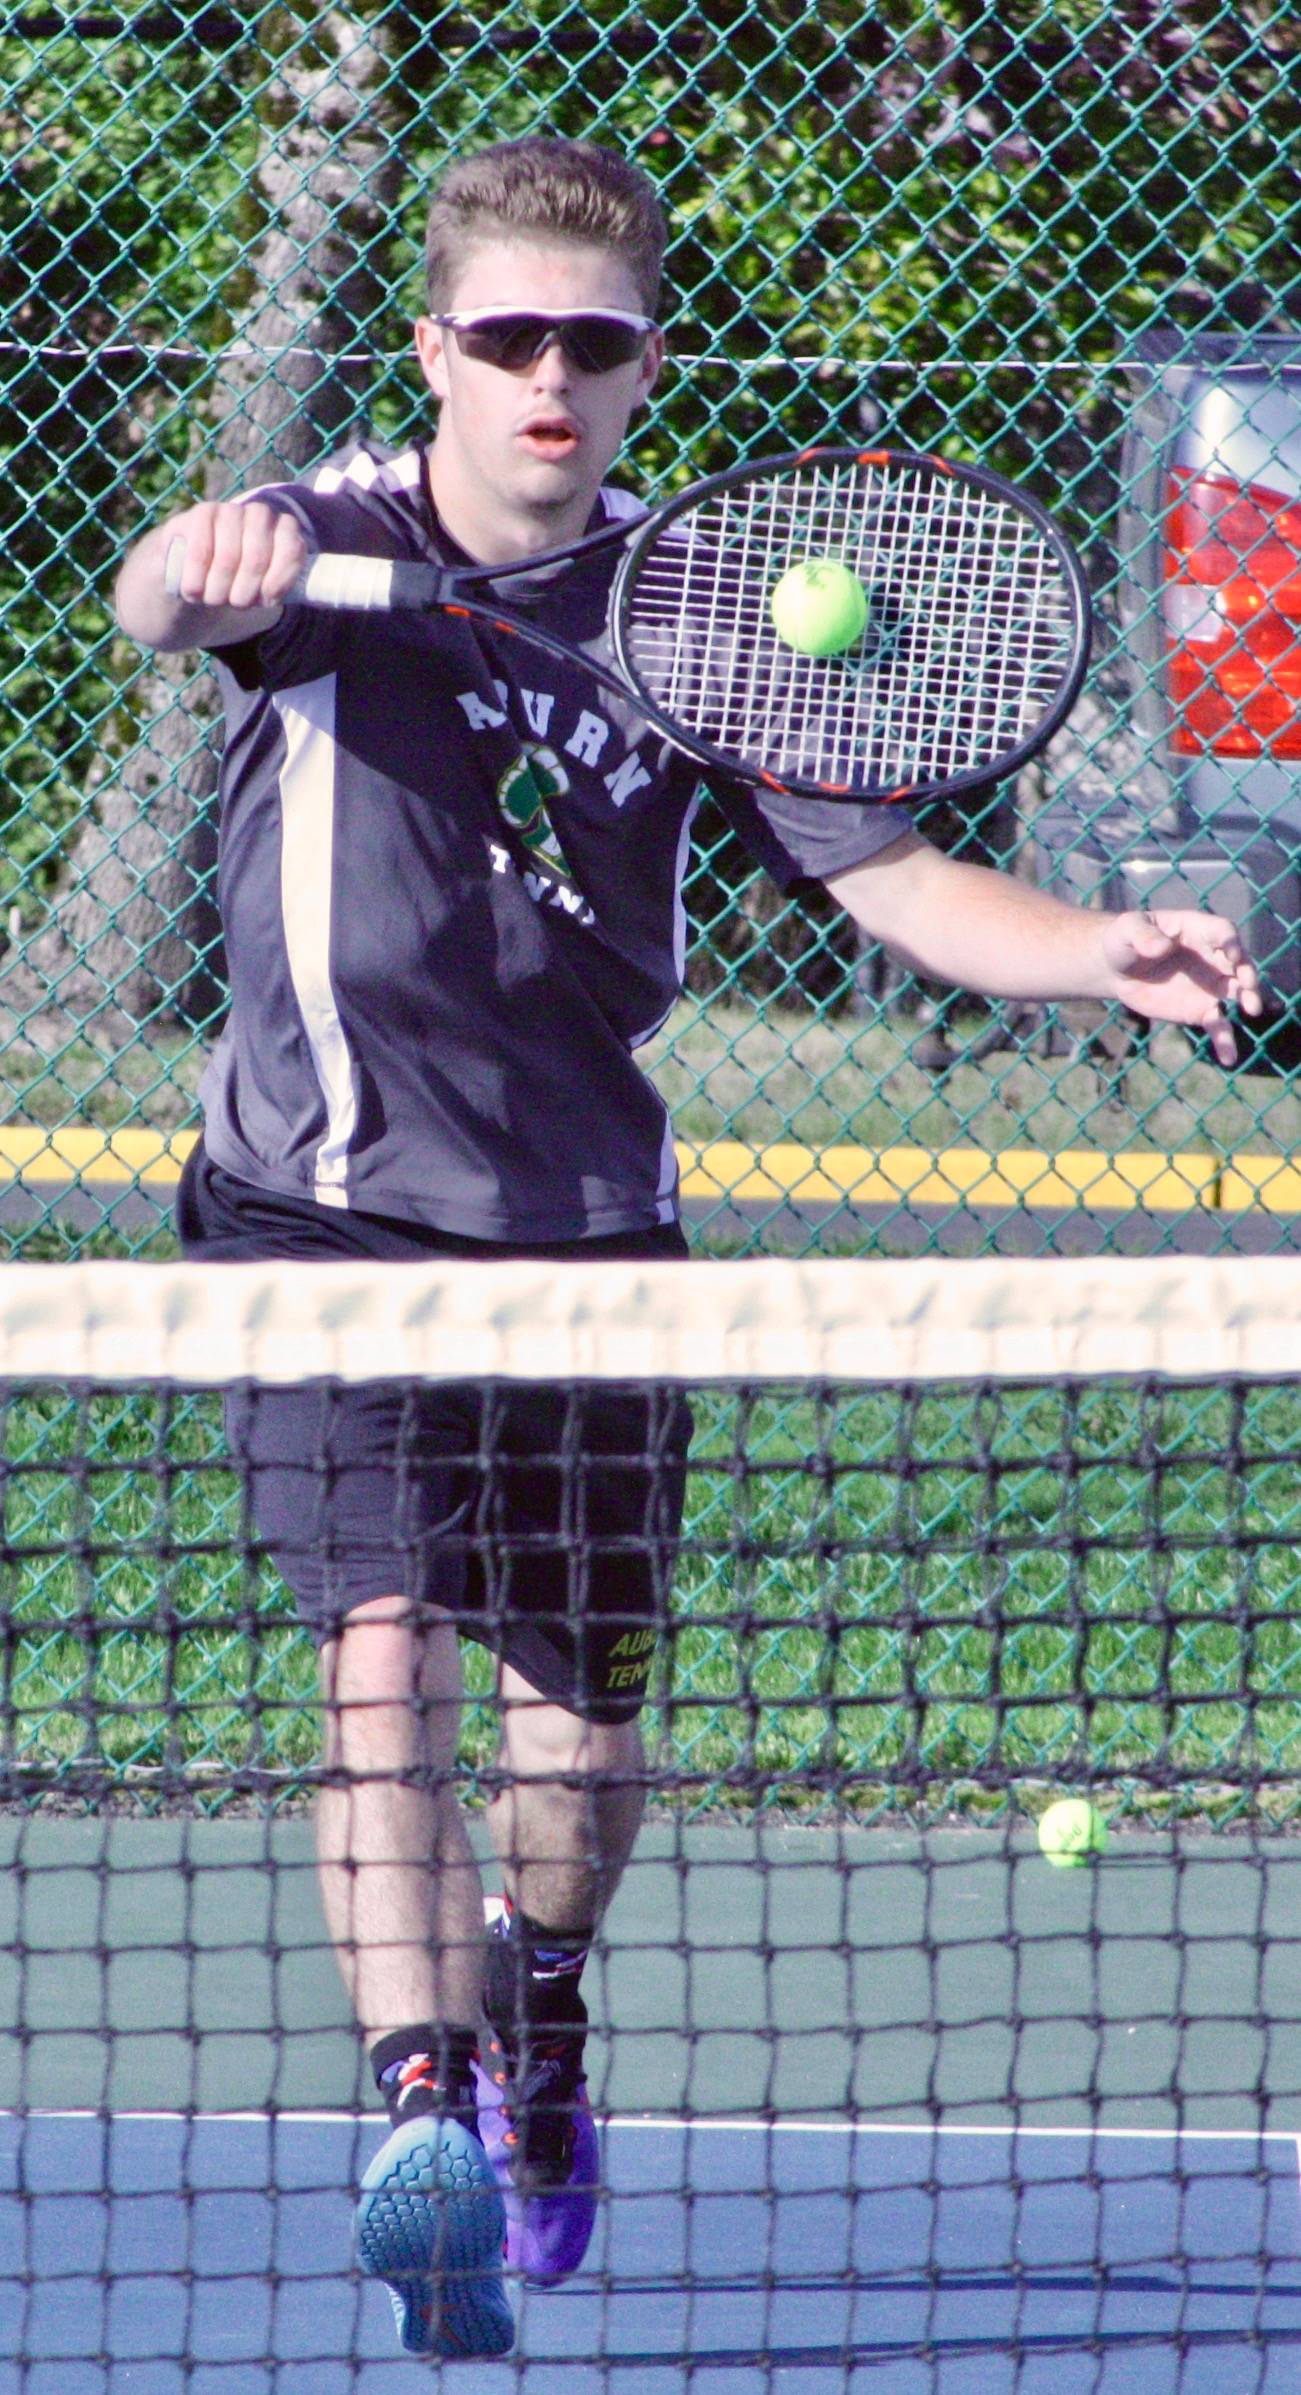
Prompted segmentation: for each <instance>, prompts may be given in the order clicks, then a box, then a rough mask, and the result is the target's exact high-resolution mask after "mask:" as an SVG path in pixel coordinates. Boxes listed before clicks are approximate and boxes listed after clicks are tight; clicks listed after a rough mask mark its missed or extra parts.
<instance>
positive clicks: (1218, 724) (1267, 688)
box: [1164, 467, 1301, 757]
mask: <svg viewBox="0 0 1301 2395" xmlns="http://www.w3.org/2000/svg"><path fill="white" fill-rule="evenodd" d="M1166 502H1167V507H1166V519H1165V544H1166V582H1165V593H1164V613H1165V626H1166V639H1167V643H1168V664H1169V688H1170V699H1171V704H1172V706H1173V708H1174V711H1175V717H1176V721H1175V726H1174V732H1173V742H1174V746H1175V748H1176V749H1177V750H1179V751H1180V752H1181V754H1182V755H1184V756H1199V755H1202V754H1203V753H1205V752H1206V751H1207V750H1209V751H1211V752H1212V754H1214V755H1215V756H1218V757H1259V756H1261V755H1269V756H1271V757H1301V501H1298V500H1295V499H1289V498H1288V497H1287V496H1286V494H1285V493H1284V492H1282V491H1271V490H1268V489H1266V488H1265V486H1264V485H1263V484H1260V483H1240V482H1231V481H1230V480H1229V479H1228V477H1227V476H1224V475H1219V474H1200V473H1196V472H1193V471H1190V470H1189V469H1188V468H1186V467H1178V468H1176V469H1175V471H1174V472H1173V473H1172V474H1171V476H1170V479H1169V481H1168V483H1167V486H1166Z"/></svg>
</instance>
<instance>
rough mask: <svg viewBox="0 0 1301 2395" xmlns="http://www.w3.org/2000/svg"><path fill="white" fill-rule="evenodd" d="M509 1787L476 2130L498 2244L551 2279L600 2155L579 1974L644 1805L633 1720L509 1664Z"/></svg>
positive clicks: (581, 2216) (498, 1823)
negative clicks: (497, 2207)
mask: <svg viewBox="0 0 1301 2395" xmlns="http://www.w3.org/2000/svg"><path fill="white" fill-rule="evenodd" d="M501 1700H502V1705H503V1723H502V1761H503V1763H504V1765H505V1767H506V1774H507V1777H506V1784H505V1786H504V1787H503V1789H502V1792H501V1794H500V1795H499V1796H498V1797H497V1799H496V1801H495V1803H494V1804H493V1806H492V1808H491V1813H490V1816H489V1818H490V1824H491V1828H492V1835H493V1840H494V1843H495V1845H496V1848H497V1852H498V1854H499V1856H500V1858H501V1862H502V1867H503V1871H504V1874H505V1880H506V1891H507V1895H508V1896H509V1898H510V1899H511V1904H512V1907H513V1910H512V1911H511V1913H510V1917H509V1924H508V1926H507V1927H506V1933H505V1934H501V1933H500V1931H499V1934H498V1935H496V1936H495V1937H494V1938H493V1940H492V1943H491V1946H490V1948H489V1957H488V1968H487V1977H486V1986H485V2007H486V2011H487V2016H488V2022H489V2035H488V2042H487V2048H486V2053H485V2064H486V2079H485V2081H484V2083H483V2084H481V2087H480V2108H479V2126H480V2133H481V2135H482V2137H483V2140H484V2143H485V2145H486V2146H487V2149H488V2152H489V2154H490V2156H491V2157H492V2161H493V2165H494V2167H495V2169H496V2171H497V2174H498V2178H499V2181H500V2183H501V2185H502V2187H503V2190H504V2193H505V2197H506V2253H507V2258H508V2260H509V2261H510V2262H511V2263H513V2264H514V2265H515V2266H516V2267H517V2268H518V2269H520V2270H522V2271H523V2273H524V2275H525V2277H526V2278H528V2279H531V2280H533V2281H534V2282H535V2283H540V2284H542V2285H554V2284H555V2283H556V2282H557V2281H559V2280H561V2279H565V2278H568V2277H569V2276H570V2275H571V2274H572V2273H573V2272H574V2271H575V2270H577V2269H578V2268H579V2267H580V2265H581V2263H582V2261H583V2258H584V2255H585V2254H586V2251H587V2247H588V2243H589V2240H590V2238H591V2234H592V2229H593V2227H594V2225H595V2220H596V2191H597V2186H598V2183H599V2180H600V2153H599V2148H598V2143H597V2134H596V2128H595V2124H594V2122H593V2119H592V2112H591V2107H590V2104H589V2102H588V2097H587V2086H586V2079H585V2076H584V2071H583V2039H584V2034H585V2031H586V2026H587V2009H586V2006H585V2004H584V2002H583V1998H582V1996H581V1994H580V1993H579V1981H580V1978H581V1976H582V1971H583V1965H584V1963H585V1961H586V1959H587V1951H588V1948H589V1946H590V1944H591V1942H592V1939H593V1937H594V1935H595V1933H596V1928H597V1924H598V1922H599V1921H600V1919H601V1916H602V1914H603V1912H604V1910H605V1907H606V1905H607V1904H608V1903H609V1900H610V1898H611V1896H612V1895H613V1893H614V1890H615V1888H616V1886H617V1885H618V1881H619V1877H620V1874H621V1872H622V1870H623V1867H624V1864H625V1863H626V1862H627V1860H628V1856H629V1854H630V1853H631V1851H632V1846H633V1841H634V1839H635V1838H636V1835H637V1830H638V1827H639V1825H640V1822H641V1817H642V1812H643V1809H644V1803H645V1791H644V1788H643V1786H642V1775H643V1763H642V1746H641V1738H640V1735H639V1733H638V1730H637V1727H636V1724H635V1723H634V1722H620V1723H616V1724H611V1723H594V1722H584V1721H581V1720H580V1719H579V1718H578V1717H577V1716H576V1715H575V1714H572V1713H567V1712H566V1711H565V1710H564V1709H563V1707H561V1706H559V1705H555V1704H551V1703H548V1702H544V1701H543V1700H542V1699H541V1698H540V1697H539V1696H538V1694H537V1692H536V1690H534V1689H532V1688H530V1687H529V1685H528V1683H527V1681H525V1680H522V1679H521V1678H520V1676H519V1674H518V1673H517V1672H514V1671H511V1670H509V1669H506V1668H503V1671H502V1679H501Z"/></svg>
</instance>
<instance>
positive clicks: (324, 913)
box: [271, 674, 357, 1206]
mask: <svg viewBox="0 0 1301 2395" xmlns="http://www.w3.org/2000/svg"><path fill="white" fill-rule="evenodd" d="M271 703H272V705H273V707H274V708H275V711H276V713H277V715H278V716H279V718H280V723H281V728H282V730H283V732H284V738H285V761H284V764H283V766H282V767H281V772H280V907H281V914H282V918H283V922H284V932H285V948H286V952H287V954H288V957H289V971H290V976H291V978H292V980H293V985H294V994H295V996H296V997H297V1000H298V1005H299V1011H300V1013H301V1015H302V1018H303V1028H304V1030H305V1031H306V1033H307V1038H308V1042H309V1045H310V1047H311V1051H312V1060H313V1063H314V1064H315V1066H316V1078H317V1080H318V1082H319V1083H320V1088H321V1096H322V1098H323V1099H324V1101H325V1137H324V1139H323V1140H322V1142H321V1144H320V1146H319V1148H318V1149H317V1151H316V1169H315V1185H314V1192H313V1194H314V1195H315V1197H316V1200H317V1203H318V1205H322V1206H346V1205H347V1203H348V1147H349V1143H350V1141H351V1139H352V1135H353V1133H354V1131H355V1130H356V1127H357V1086H356V1075H355V1073H354V1070H353V1062H352V1056H351V1053H350V1051H349V1048H348V1043H347V1040H346V1039H345V1037H344V1032H343V1025H342V1023H341V1022H340V1020H339V1009H338V1006H337V1003H336V1001H335V995H334V986H333V984H332V982H331V980H330V914H331V897H332V892H333V881H334V770H335V743H334V705H335V677H334V675H333V674H323V675H322V676H321V678H320V680H319V681H317V682H300V683H298V684H297V685H296V687H295V688H294V689H292V690H281V691H277V692H275V693H274V694H273V696H272V701H271Z"/></svg>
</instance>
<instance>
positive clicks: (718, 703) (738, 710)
mask: <svg viewBox="0 0 1301 2395" xmlns="http://www.w3.org/2000/svg"><path fill="white" fill-rule="evenodd" d="M615 546H619V547H622V550H623V554H622V556H621V557H620V559H619V564H618V567H617V571H616V573H615V575H614V579H613V582H612V584H611V588H610V598H609V614H608V630H609V636H610V645H611V648H612V650H613V654H614V658H615V660H616V666H617V670H613V671H612V670H611V669H610V668H609V667H608V666H606V665H603V664H602V663H601V662H600V661H599V660H598V659H594V658H593V657H592V655H591V653H590V651H588V650H587V649H577V648H575V647H573V646H572V645H571V644H570V643H569V642H568V641H565V640H562V639H559V638H558V637H557V636H556V635H555V634H553V633H551V632H549V631H548V630H546V629H545V628H544V627H543V626H541V625H540V624H539V623H538V622H536V621H535V620H534V618H533V616H532V615H531V614H513V613H512V612H511V610H510V604H509V587H510V583H511V580H512V577H514V576H517V575H518V576H525V577H527V576H534V575H536V574H537V573H538V572H539V570H540V569H541V568H543V567H546V566H549V565H552V564H555V563H557V562H559V561H561V560H563V559H566V558H572V559H577V558H579V557H582V556H585V555H587V554H588V553H590V552H591V551H593V550H597V549H604V548H607V547H615ZM182 561H183V548H182V545H181V544H180V543H174V544H173V548H172V550H171V551H170V552H169V555H168V586H169V588H170V589H172V590H173V591H175V590H176V589H178V588H179V572H180V565H181V563H182ZM828 564H830V565H834V566H836V567H839V568H840V569H842V571H841V572H840V573H839V574H837V575H836V576H834V577H833V578H832V588H833V605H832V608H831V610H830V613H829V612H828V609H827V607H826V605H825V603H824V604H823V606H822V607H821V610H819V608H818V606H817V605H816V604H814V605H813V606H812V607H811V606H810V605H809V604H808V583H809V581H810V580H811V581H812V582H813V584H814V585H815V586H816V584H817V582H818V579H819V575H818V574H816V573H815V574H814V575H812V576H811V577H809V576H801V575H800V574H799V573H798V571H797V569H800V568H810V567H814V568H818V569H822V568H824V567H825V566H827V565H828ZM792 575H794V576H795V582H794V584H792V582H791V580H790V579H789V578H790V577H791V576H792ZM784 578H786V588H785V590H784V592H783V594H782V597H781V598H780V599H779V600H778V602H777V606H776V613H775V615H774V604H773V600H774V593H775V592H776V590H777V586H778V585H779V584H780V583H782V582H783V579H784ZM822 579H823V583H824V588H825V584H826V577H825V575H824V576H823V577H822ZM801 583H803V584H804V588H803V590H801V588H800V587H799V586H800V584H801ZM293 599H294V600H296V601H298V602H300V603H302V604H305V605H307V606H310V607H341V608H352V609H374V608H389V609H392V608H415V609H418V610H425V611H431V610H441V611H443V612H445V613H447V614H449V615H453V616H460V617H466V618H469V619H470V620H471V621H482V622H484V623H485V624H487V625H490V626H491V627H492V628H493V630H494V631H496V632H498V633H503V634H504V633H510V634H514V635H516V636H518V637H520V638H522V639H524V640H527V641H529V642H530V643H532V644H533V645H534V646H535V647H538V648H541V649H545V650H548V651H550V652H551V653H553V654H557V655H560V656H563V657H567V658H571V659H575V660H576V661H577V662H578V663H580V664H581V665H583V666H584V667H585V668H586V669H587V671H588V672H590V673H592V674H593V675H594V676H595V678H596V679H597V680H598V681H600V682H603V683H605V684H606V685H607V687H609V688H611V689H613V690H615V691H617V692H618V693H619V694H620V695H621V696H622V697H623V698H625V699H629V698H631V699H632V700H633V701H634V702H635V704H636V706H637V708H638V710H639V711H640V713H641V714H643V715H644V716H645V718H646V721H647V722H648V723H649V724H650V725H652V726H654V727H655V728H656V729H658V730H659V731H660V732H662V733H663V734H664V735H665V736H666V737H667V738H668V739H670V740H672V741H673V742H674V743H675V744H676V745H677V746H678V747H679V748H681V749H683V750H685V751H686V753H687V754H688V755H689V756H691V757H693V758H695V759H697V760H698V761H699V763H700V764H701V765H702V766H704V767H706V768H707V767H709V766H713V767H715V768H718V769H721V770H722V771H723V772H724V773H726V774H729V775H733V776H735V777H738V778H739V779H741V780H743V781H747V782H751V783H759V784H763V785H766V786H767V787H769V788H774V789H778V790H783V791H789V792H792V793H794V794H797V795H802V796H808V797H812V798H832V799H853V800H858V801H863V800H868V801H877V802H880V803H882V804H885V803H888V802H892V801H896V800H905V801H908V802H910V803H915V802H921V801H924V800H931V799H936V798H941V797H942V798H952V797H958V796H960V795H961V793H962V792H964V791H970V792H974V791H977V790H980V789H984V788H987V787H988V786H989V785H990V784H991V783H993V782H998V781H1002V780H1004V779H1005V778H1006V777H1007V776H1008V775H1010V774H1014V773H1016V772H1017V771H1018V770H1019V769H1020V767H1021V766H1023V765H1024V764H1026V763H1027V762H1028V760H1029V759H1030V758H1031V757H1033V756H1034V755H1035V754H1036V753H1037V751H1038V750H1039V749H1041V748H1042V747H1043V745H1044V743H1045V741H1047V740H1048V739H1049V738H1050V737H1051V735H1052V734H1053V732H1055V731H1056V730H1057V728H1058V726H1059V725H1060V724H1061V723H1063V722H1064V720H1065V718H1066V716H1067V715H1068V714H1069V712H1070V710H1071V708H1072V706H1073V705H1074V703H1075V700H1076V698H1077V696H1078V694H1079V689H1080V684H1081V682H1082V680H1083V678H1084V672H1085V668H1086V666H1087V663H1088V656H1089V627H1090V613H1089V597H1088V589H1087V585H1086V583H1085V580H1084V575H1083V571H1082V569H1081V567H1080V563H1079V560H1078V558H1077V557H1076V555H1075V553H1074V551H1073V550H1072V548H1071V547H1070V545H1069V543H1068V542H1067V541H1066V540H1065V539H1064V538H1063V536H1062V534H1061V533H1060V532H1059V531H1058V529H1057V527H1056V525H1055V524H1054V523H1053V522H1052V519H1051V517H1050V516H1048V515H1047V514H1046V513H1045V511H1044V510H1043V508H1041V507H1040V506H1039V505H1038V504H1037V503H1036V502H1035V501H1034V500H1033V499H1029V498H1027V497H1026V496H1025V494H1024V493H1023V492H1021V491H1018V490H1016V489H1014V488H1013V487H1012V486H1011V485H1010V484H1008V483H1006V482H1003V481H1001V480H1000V479H999V477H998V476H997V475H994V474H989V473H986V472H985V471H984V470H983V469H981V468H978V467H974V466H955V465H951V464H949V463H948V461H947V460H946V459H944V458H937V457H923V456H917V455H914V454H911V453H909V452H907V451H892V450H853V449H807V450H802V451H800V452H798V453H797V454H795V455H791V456H786V457H774V458H767V459H764V460H761V461H760V462H759V463H758V464H757V465H753V466H739V467H734V468H733V469H731V470H730V471H729V472H728V473H725V474H716V475H711V476H710V478H709V479H708V480H707V481H705V482H698V483H695V484H693V485H692V486H691V488H690V489H688V490H684V491H682V492H680V493H679V494H678V496H677V497H676V498H674V499H671V500H669V501H668V502H667V504H666V505H664V506H662V507H658V508H655V509H653V510H652V511H651V512H650V513H649V514H647V515H645V516H642V517H639V518H636V519H634V520H633V521H632V523H631V524H630V523H628V522H627V521H620V522H619V523H617V524H613V525H610V526H607V527H606V528H605V529H603V530H602V531H599V532H596V533H592V534H589V535H588V536H587V537H586V539H584V540H581V541H578V542H575V543H574V544H573V545H572V546H571V547H569V548H567V549H563V550H551V551H548V552H547V553H546V554H545V555H544V556H540V557H539V556H535V557H531V558H528V559H526V560H524V561H523V562H522V563H521V564H519V565H517V566H483V567H479V566H475V567H462V568H449V569H447V570H446V571H444V570H442V569H440V568H439V567H437V566H430V565H420V564H412V563H407V562H405V561H402V560H389V559H384V558H371V557H349V556H340V555H330V554H322V555H320V556H317V557H316V558H314V559H313V561H312V563H311V565H310V566H309V567H308V569H307V571H306V573H305V574H304V575H303V577H302V580H301V582H300V584H299V585H298V587H297V589H296V590H295V592H294V593H293ZM779 624H780V626H781V629H779V628H778V627H779ZM832 643H837V644H841V645H834V646H832V645H831V644H832Z"/></svg>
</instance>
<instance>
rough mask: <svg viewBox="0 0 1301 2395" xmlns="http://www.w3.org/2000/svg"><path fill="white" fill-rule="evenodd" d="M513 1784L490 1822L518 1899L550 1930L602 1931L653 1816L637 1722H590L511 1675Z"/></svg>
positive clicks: (507, 1676) (505, 1731) (506, 1694)
mask: <svg viewBox="0 0 1301 2395" xmlns="http://www.w3.org/2000/svg"><path fill="white" fill-rule="evenodd" d="M500 1699H501V1706H502V1749H501V1761H502V1765H503V1767H504V1769H505V1772H506V1773H507V1775H508V1779H507V1785H506V1786H505V1787H504V1788H503V1790H502V1792H501V1794H500V1795H499V1796H498V1797H497V1798H496V1799H495V1801H494V1803H493V1804H492V1806H491V1808H490V1810H489V1814H488V1821H489V1827H490V1829H491V1832H492V1841H493V1845H494V1846H495V1847H496V1850H497V1853H498V1856H499V1857H500V1860H501V1864H502V1869H503V1872H504V1874H505V1879H506V1887H507V1891H508V1893H509V1895H510V1897H511V1899H512V1901H513V1902H514V1903H515V1904H517V1905H518V1906H519V1907H520V1909H521V1910H522V1911H523V1912H525V1913H527V1914H528V1915H529V1916H530V1917H531V1918H532V1919H533V1920H535V1921H542V1922H545V1924H546V1926H547V1928H548V1929H554V1930H557V1931H561V1932H565V1933H568V1934H570V1935H579V1934H581V1933H582V1932H583V1931H587V1932H588V1933H589V1934H590V1933H591V1932H592V1931H593V1930H594V1929H595V1927H596V1924H597V1922H598V1921H599V1920H600V1918H601V1915H602V1914H603V1913H604V1911H605V1908H606V1906H607V1905H608V1903H609V1901H610V1898H611V1897H612V1896H613V1894H614V1891H615V1889H616V1887H617V1886H618V1884H619V1880H620V1877H621V1875H622V1872H623V1868H624V1865H625V1863H626V1862H627V1860H628V1857H629V1855H630V1854H631V1853H632V1850H633V1846H634V1843H635V1841H636V1837H637V1832H638V1830H639V1829H640V1827H641V1819H642V1815H643V1813H644V1812H645V1809H646V1790H645V1786H644V1784H643V1783H644V1774H645V1758H644V1753H643V1749H642V1742H641V1732H640V1730H639V1729H638V1726H637V1723H636V1722H635V1721H625V1722H590V1721H582V1720H580V1719H579V1717H578V1715H577V1714H574V1713H567V1712H565V1710H564V1708H563V1707H562V1706H560V1705H554V1704H551V1703H549V1702H547V1701H546V1700H545V1699H544V1698H542V1697H540V1696H539V1695H538V1693H537V1690H536V1689H534V1688H531V1687H530V1686H529V1683H528V1681H527V1680H525V1679H522V1678H521V1676H520V1674H519V1673H518V1672H517V1671H513V1670H512V1669H511V1667H510V1666H509V1665H508V1664H506V1665H503V1666H502V1671H501V1689H500Z"/></svg>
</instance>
